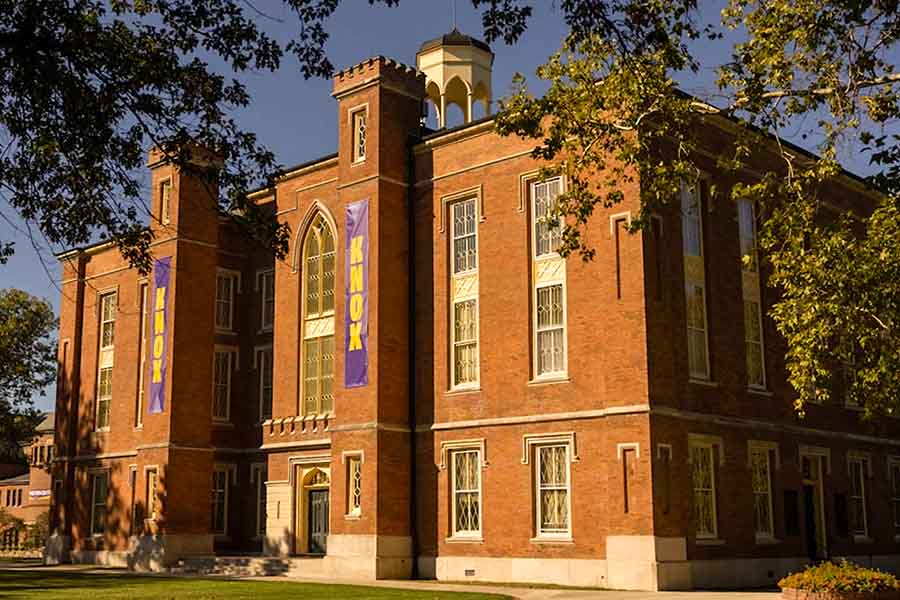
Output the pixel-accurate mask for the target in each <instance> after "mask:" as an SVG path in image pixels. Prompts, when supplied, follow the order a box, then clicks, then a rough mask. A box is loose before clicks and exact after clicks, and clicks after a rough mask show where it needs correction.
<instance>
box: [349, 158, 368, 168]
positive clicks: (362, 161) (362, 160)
mask: <svg viewBox="0 0 900 600" xmlns="http://www.w3.org/2000/svg"><path fill="white" fill-rule="evenodd" d="M364 164H366V158H365V157H362V158H357V159H356V160H354V161H350V166H351V167H358V166H359V165H364Z"/></svg>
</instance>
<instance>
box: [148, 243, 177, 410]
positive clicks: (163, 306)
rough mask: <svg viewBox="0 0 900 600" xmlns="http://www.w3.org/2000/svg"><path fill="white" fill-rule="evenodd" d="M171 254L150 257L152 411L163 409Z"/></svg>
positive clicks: (150, 406)
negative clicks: (151, 260)
mask: <svg viewBox="0 0 900 600" xmlns="http://www.w3.org/2000/svg"><path fill="white" fill-rule="evenodd" d="M171 263H172V257H171V256H166V257H165V258H157V259H156V260H154V261H153V296H152V298H153V304H152V306H153V312H152V314H151V319H150V324H151V325H150V332H151V334H150V339H151V344H150V346H151V353H150V404H149V407H148V411H147V412H149V413H150V414H151V415H153V414H157V413H161V412H163V411H164V410H165V409H166V369H167V367H168V362H167V360H166V345H167V344H166V338H167V335H166V333H167V332H166V326H167V325H168V322H169V319H168V316H169V309H168V306H169V268H170V267H171Z"/></svg>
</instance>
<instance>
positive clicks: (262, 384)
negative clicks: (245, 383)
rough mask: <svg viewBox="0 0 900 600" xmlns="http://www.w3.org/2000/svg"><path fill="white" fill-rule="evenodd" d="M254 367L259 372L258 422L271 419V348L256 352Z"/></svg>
mask: <svg viewBox="0 0 900 600" xmlns="http://www.w3.org/2000/svg"><path fill="white" fill-rule="evenodd" d="M256 366H257V369H258V371H259V420H260V422H262V421H265V420H266V419H271V418H272V348H271V347H269V348H261V349H259V350H257V351H256Z"/></svg>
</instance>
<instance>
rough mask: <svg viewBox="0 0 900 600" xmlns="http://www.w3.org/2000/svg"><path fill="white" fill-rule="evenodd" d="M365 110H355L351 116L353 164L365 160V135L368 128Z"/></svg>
mask: <svg viewBox="0 0 900 600" xmlns="http://www.w3.org/2000/svg"><path fill="white" fill-rule="evenodd" d="M366 113H367V111H366V109H364V108H363V109H360V110H357V111H355V112H353V113H351V114H352V117H351V120H352V125H353V162H359V161H363V160H365V159H366V134H367V127H368V115H367V114H366Z"/></svg>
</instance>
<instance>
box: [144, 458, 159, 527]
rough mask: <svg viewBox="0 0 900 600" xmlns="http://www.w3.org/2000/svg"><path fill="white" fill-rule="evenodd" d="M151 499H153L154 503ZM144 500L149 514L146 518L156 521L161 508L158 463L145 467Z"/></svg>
mask: <svg viewBox="0 0 900 600" xmlns="http://www.w3.org/2000/svg"><path fill="white" fill-rule="evenodd" d="M151 479H152V481H151ZM151 484H152V485H151ZM151 500H152V501H153V503H152V504H151ZM144 502H145V505H146V507H147V516H146V518H145V520H149V521H155V520H156V519H157V518H159V513H158V512H157V509H159V504H160V499H159V467H158V466H157V465H149V466H146V467H144Z"/></svg>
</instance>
